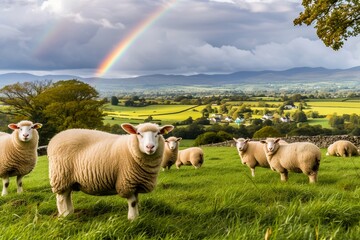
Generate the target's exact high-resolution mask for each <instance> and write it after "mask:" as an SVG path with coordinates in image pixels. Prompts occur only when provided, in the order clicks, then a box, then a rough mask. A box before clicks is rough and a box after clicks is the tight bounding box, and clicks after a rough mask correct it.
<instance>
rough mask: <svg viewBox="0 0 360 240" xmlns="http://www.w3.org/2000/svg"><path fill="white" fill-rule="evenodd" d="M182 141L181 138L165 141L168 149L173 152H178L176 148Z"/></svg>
mask: <svg viewBox="0 0 360 240" xmlns="http://www.w3.org/2000/svg"><path fill="white" fill-rule="evenodd" d="M180 140H181V138H175V137H171V138H168V139H166V140H165V142H166V144H167V146H168V148H169V149H170V150H171V151H174V150H176V148H177V147H178V144H179V141H180Z"/></svg>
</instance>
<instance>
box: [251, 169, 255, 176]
mask: <svg viewBox="0 0 360 240" xmlns="http://www.w3.org/2000/svg"><path fill="white" fill-rule="evenodd" d="M250 170H251V176H252V177H255V168H250Z"/></svg>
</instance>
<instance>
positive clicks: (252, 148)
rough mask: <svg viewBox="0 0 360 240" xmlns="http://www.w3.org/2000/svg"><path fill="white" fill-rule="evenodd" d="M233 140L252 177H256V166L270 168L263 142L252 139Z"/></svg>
mask: <svg viewBox="0 0 360 240" xmlns="http://www.w3.org/2000/svg"><path fill="white" fill-rule="evenodd" d="M233 139H234V141H235V142H236V149H237V151H238V153H239V156H240V159H241V162H242V163H243V164H246V165H247V166H248V167H249V168H250V170H251V176H253V177H255V167H256V166H260V167H264V168H270V165H269V163H268V161H267V159H266V155H265V152H264V150H263V144H262V143H261V142H258V141H251V140H250V139H246V140H245V139H244V138H239V139H236V138H233Z"/></svg>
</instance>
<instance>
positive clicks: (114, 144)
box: [48, 123, 174, 220]
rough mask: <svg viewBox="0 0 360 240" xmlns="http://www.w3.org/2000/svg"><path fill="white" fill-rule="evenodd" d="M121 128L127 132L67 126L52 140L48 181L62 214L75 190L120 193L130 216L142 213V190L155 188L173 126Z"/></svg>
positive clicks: (70, 205)
mask: <svg viewBox="0 0 360 240" xmlns="http://www.w3.org/2000/svg"><path fill="white" fill-rule="evenodd" d="M121 127H122V128H123V129H124V130H125V131H126V132H127V133H129V134H127V135H115V134H110V133H106V132H102V131H98V130H89V129H69V130H65V131H62V132H60V133H58V134H57V135H55V136H54V137H53V138H52V139H51V140H50V142H49V145H48V158H49V175H50V185H51V188H52V191H53V193H55V194H56V204H57V209H58V212H59V216H60V217H65V216H67V215H69V214H71V213H73V212H74V207H73V203H72V200H71V192H72V191H82V192H84V193H87V194H90V195H98V196H99V195H115V194H118V195H120V196H121V197H123V198H127V201H128V208H129V209H128V219H129V220H134V219H135V218H136V217H137V216H138V215H139V210H138V202H139V198H138V194H139V193H148V192H151V191H152V190H153V189H154V187H155V185H156V181H157V176H158V173H159V170H160V164H161V160H162V156H163V152H164V144H165V143H164V138H163V136H162V135H163V134H167V133H168V132H170V131H172V130H173V129H174V126H172V125H165V126H162V127H160V126H158V125H157V124H154V123H143V124H139V125H138V126H133V125H131V124H128V123H124V124H122V125H121Z"/></svg>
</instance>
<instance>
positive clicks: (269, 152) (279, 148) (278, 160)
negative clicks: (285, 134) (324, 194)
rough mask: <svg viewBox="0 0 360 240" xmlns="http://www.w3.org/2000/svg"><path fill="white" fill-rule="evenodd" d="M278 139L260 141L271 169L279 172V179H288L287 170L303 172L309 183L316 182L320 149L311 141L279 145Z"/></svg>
mask: <svg viewBox="0 0 360 240" xmlns="http://www.w3.org/2000/svg"><path fill="white" fill-rule="evenodd" d="M279 141H280V139H279V138H277V139H275V140H274V139H267V140H262V141H260V142H261V143H263V144H264V146H263V148H264V152H265V154H266V158H267V160H268V162H269V164H270V168H271V169H272V170H273V171H277V172H279V173H280V176H281V181H285V182H286V181H287V180H288V171H293V172H296V173H301V172H303V173H304V174H305V175H307V176H308V177H309V182H310V183H316V182H317V174H318V170H319V166H320V159H321V152H320V149H319V148H318V147H317V146H316V145H315V144H312V143H308V142H296V143H290V144H285V145H281V144H279Z"/></svg>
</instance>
